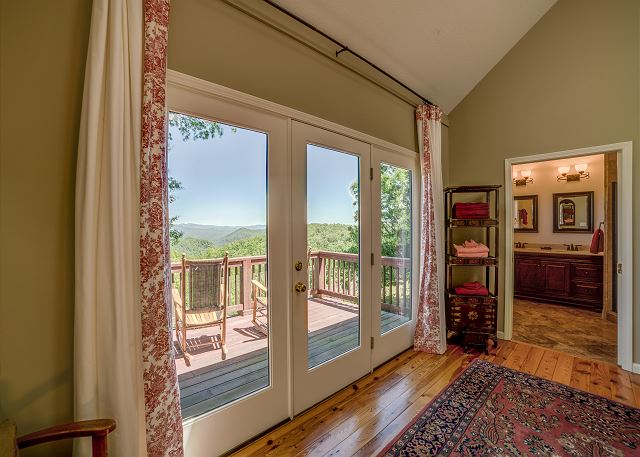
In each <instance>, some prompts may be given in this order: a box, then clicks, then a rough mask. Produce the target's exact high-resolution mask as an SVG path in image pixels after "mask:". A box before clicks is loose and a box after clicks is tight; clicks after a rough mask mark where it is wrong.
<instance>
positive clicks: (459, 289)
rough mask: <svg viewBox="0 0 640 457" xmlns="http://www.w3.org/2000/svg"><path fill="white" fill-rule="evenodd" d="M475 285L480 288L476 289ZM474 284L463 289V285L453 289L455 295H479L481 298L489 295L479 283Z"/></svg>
mask: <svg viewBox="0 0 640 457" xmlns="http://www.w3.org/2000/svg"><path fill="white" fill-rule="evenodd" d="M465 284H472V283H465ZM475 284H477V285H478V286H480V287H476V286H475ZM475 284H474V286H473V287H465V286H464V284H463V285H461V286H456V288H455V292H456V295H480V296H482V297H486V296H487V295H489V290H487V288H486V287H485V286H483V285H482V284H480V283H475Z"/></svg>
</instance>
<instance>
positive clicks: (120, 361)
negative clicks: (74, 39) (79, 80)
mask: <svg viewBox="0 0 640 457" xmlns="http://www.w3.org/2000/svg"><path fill="white" fill-rule="evenodd" d="M92 8H93V9H92V16H91V32H90V38H89V48H88V53H87V64H86V69H85V84H84V93H83V102H82V115H81V121H80V134H79V140H78V161H77V170H76V222H75V278H76V281H75V328H74V403H75V416H76V419H77V420H82V419H92V418H98V417H111V418H114V419H116V421H117V424H118V425H117V429H116V431H115V432H114V434H113V435H111V437H110V443H109V444H110V450H111V453H112V454H113V455H123V456H124V455H126V456H145V455H149V456H156V455H182V428H181V418H180V409H179V399H178V393H177V381H176V376H175V369H174V368H173V360H172V352H171V340H170V338H169V330H168V316H167V313H168V311H167V309H168V308H167V306H168V302H167V284H166V279H163V278H165V276H166V272H167V266H166V265H165V264H166V262H167V252H166V250H167V246H166V241H163V237H165V234H164V232H163V230H164V228H165V227H164V225H165V222H164V221H165V220H166V219H165V218H166V216H165V214H166V206H162V205H165V204H166V197H165V196H164V195H166V182H162V173H163V172H164V171H166V167H165V165H164V157H162V155H163V154H164V145H160V144H159V143H160V142H161V141H164V135H165V123H164V113H165V108H164V74H165V72H166V40H167V24H168V0H146V1H145V3H144V4H143V0H94V1H93V7H92ZM143 81H144V84H143ZM143 96H144V111H143ZM143 141H145V142H144V143H143ZM158 201H159V202H160V203H158ZM159 221H160V222H159ZM159 226H160V228H159ZM76 441H79V442H78V443H77V444H76V448H75V451H76V455H89V454H90V451H89V450H88V448H87V447H83V446H87V445H89V443H87V442H85V441H84V440H76Z"/></svg>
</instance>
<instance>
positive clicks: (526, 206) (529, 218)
mask: <svg viewBox="0 0 640 457" xmlns="http://www.w3.org/2000/svg"><path fill="white" fill-rule="evenodd" d="M513 231H514V232H533V233H537V232H538V196H537V195H518V196H516V197H513Z"/></svg>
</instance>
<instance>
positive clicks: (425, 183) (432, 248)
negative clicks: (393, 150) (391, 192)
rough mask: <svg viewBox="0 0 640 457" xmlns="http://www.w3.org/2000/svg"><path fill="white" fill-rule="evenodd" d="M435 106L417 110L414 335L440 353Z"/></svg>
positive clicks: (419, 344)
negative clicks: (418, 171)
mask: <svg viewBox="0 0 640 457" xmlns="http://www.w3.org/2000/svg"><path fill="white" fill-rule="evenodd" d="M441 119H442V111H440V109H439V108H438V107H437V106H432V105H420V106H419V107H418V108H417V110H416V122H417V130H418V140H419V145H420V165H421V171H422V189H421V190H422V199H421V209H422V219H421V224H420V235H421V243H420V297H419V302H418V321H417V323H416V333H415V337H414V348H415V349H416V350H420V351H425V352H433V353H436V354H442V353H444V351H445V350H446V348H447V344H446V328H445V314H444V303H445V301H444V288H445V285H444V268H445V265H444V199H443V188H442V149H441V129H442V125H441V123H440V121H441Z"/></svg>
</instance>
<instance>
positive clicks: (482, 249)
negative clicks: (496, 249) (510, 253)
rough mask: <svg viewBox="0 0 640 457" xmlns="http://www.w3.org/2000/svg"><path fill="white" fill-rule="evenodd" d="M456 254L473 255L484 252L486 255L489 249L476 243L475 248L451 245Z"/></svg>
mask: <svg viewBox="0 0 640 457" xmlns="http://www.w3.org/2000/svg"><path fill="white" fill-rule="evenodd" d="M453 247H454V249H455V251H456V253H461V252H463V253H466V254H475V253H478V252H481V253H482V252H484V253H488V252H489V248H488V247H487V246H485V245H484V244H481V243H478V244H477V245H476V246H475V247H465V246H464V245H462V246H460V245H457V244H454V245H453Z"/></svg>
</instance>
